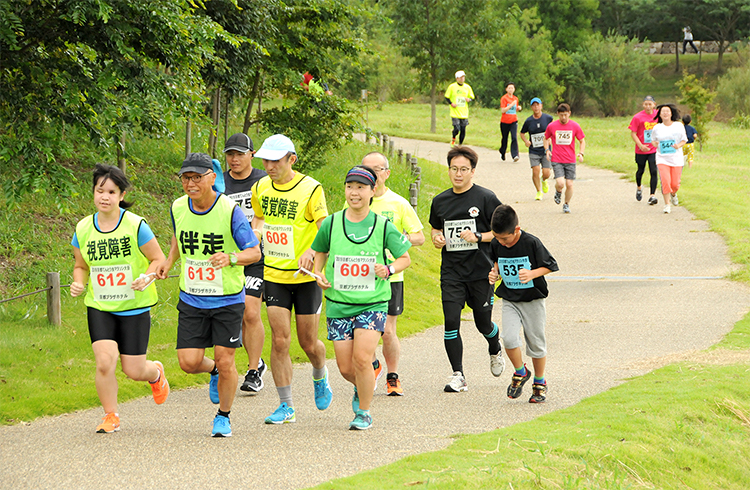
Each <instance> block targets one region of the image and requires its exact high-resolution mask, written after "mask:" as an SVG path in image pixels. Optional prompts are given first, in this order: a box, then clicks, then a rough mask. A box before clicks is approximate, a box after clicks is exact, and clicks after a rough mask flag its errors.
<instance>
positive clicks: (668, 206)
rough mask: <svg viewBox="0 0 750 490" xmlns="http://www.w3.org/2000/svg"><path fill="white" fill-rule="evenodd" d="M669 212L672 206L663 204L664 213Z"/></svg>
mask: <svg viewBox="0 0 750 490" xmlns="http://www.w3.org/2000/svg"><path fill="white" fill-rule="evenodd" d="M671 212H672V206H671V205H669V204H667V205H666V206H664V214H669V213H671Z"/></svg>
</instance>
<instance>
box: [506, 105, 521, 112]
mask: <svg viewBox="0 0 750 490" xmlns="http://www.w3.org/2000/svg"><path fill="white" fill-rule="evenodd" d="M516 107H518V106H517V105H516V104H513V105H512V106H508V110H507V111H505V113H506V114H515V113H516Z"/></svg>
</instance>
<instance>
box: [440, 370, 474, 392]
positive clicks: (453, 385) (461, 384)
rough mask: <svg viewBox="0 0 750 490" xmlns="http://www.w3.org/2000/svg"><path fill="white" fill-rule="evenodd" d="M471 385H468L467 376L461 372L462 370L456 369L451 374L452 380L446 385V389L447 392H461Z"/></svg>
mask: <svg viewBox="0 0 750 490" xmlns="http://www.w3.org/2000/svg"><path fill="white" fill-rule="evenodd" d="M468 389H469V387H468V386H467V385H466V378H464V375H463V374H461V372H460V371H456V372H454V373H453V376H451V380H450V381H449V382H448V384H447V385H445V391H446V392H447V393H460V392H462V391H466V390H468Z"/></svg>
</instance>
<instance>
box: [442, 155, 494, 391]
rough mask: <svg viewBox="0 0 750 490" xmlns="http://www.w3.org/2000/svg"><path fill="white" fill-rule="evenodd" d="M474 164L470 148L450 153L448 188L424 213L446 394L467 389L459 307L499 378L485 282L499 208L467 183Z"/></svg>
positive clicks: (489, 294) (488, 195) (488, 194)
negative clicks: (435, 254)
mask: <svg viewBox="0 0 750 490" xmlns="http://www.w3.org/2000/svg"><path fill="white" fill-rule="evenodd" d="M478 159H479V158H478V156H477V154H476V153H475V152H474V150H472V149H471V148H468V147H464V146H457V147H455V148H451V150H450V151H449V152H448V177H449V178H450V180H451V184H453V187H452V188H451V189H448V190H446V191H443V192H441V193H440V194H438V195H437V196H435V198H434V199H433V200H432V207H431V208H430V225H431V226H432V244H433V245H434V246H435V248H438V249H441V258H442V262H441V265H440V290H441V298H442V303H443V316H444V321H445V334H444V337H443V342H444V344H445V351H446V353H447V354H448V360H449V361H450V363H451V368H452V369H453V375H452V376H451V378H450V380H449V382H448V384H447V385H445V391H446V392H449V393H459V392H462V391H466V390H467V389H468V386H467V383H466V377H465V376H464V368H463V342H462V341H461V335H460V333H459V328H460V326H461V310H463V307H464V304H467V305H468V306H469V307H470V308H471V309H472V312H473V315H474V324H475V325H476V327H477V330H479V331H480V332H481V333H482V335H484V337H485V339H486V340H487V344H488V350H489V354H490V371H491V372H492V374H493V376H496V377H497V376H500V375H501V374H502V373H503V370H504V368H505V359H503V353H502V347H501V346H500V339H499V331H498V327H497V325H496V324H495V323H494V322H493V321H492V304H493V297H494V295H493V288H492V286H491V285H490V284H489V283H488V282H487V277H486V276H487V274H486V271H487V270H489V269H488V268H490V269H491V268H492V265H493V264H492V261H491V260H490V259H489V252H490V242H491V241H492V238H493V235H492V227H491V219H492V213H493V212H494V211H495V208H497V207H498V206H499V205H500V204H501V203H500V200H499V199H498V198H497V196H495V193H494V192H492V191H491V190H489V189H485V188H484V187H480V186H478V185H476V184H474V183H473V182H472V179H473V177H474V172H475V170H476V167H477V161H478Z"/></svg>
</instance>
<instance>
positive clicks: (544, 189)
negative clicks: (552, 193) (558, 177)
mask: <svg viewBox="0 0 750 490" xmlns="http://www.w3.org/2000/svg"><path fill="white" fill-rule="evenodd" d="M542 192H544V193H545V194H546V193H548V192H549V182H547V179H544V180H542Z"/></svg>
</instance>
